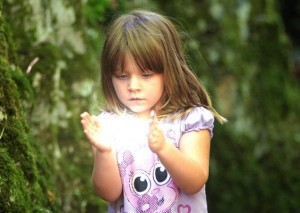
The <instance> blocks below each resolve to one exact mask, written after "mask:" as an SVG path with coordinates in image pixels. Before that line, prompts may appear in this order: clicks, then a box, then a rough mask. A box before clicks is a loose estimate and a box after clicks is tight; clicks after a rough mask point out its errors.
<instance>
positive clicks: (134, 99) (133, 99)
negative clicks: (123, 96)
mask: <svg viewBox="0 0 300 213" xmlns="http://www.w3.org/2000/svg"><path fill="white" fill-rule="evenodd" d="M129 100H130V101H141V100H144V99H142V98H130V99H129Z"/></svg>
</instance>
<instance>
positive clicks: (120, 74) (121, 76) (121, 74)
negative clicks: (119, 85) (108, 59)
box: [114, 73, 128, 79]
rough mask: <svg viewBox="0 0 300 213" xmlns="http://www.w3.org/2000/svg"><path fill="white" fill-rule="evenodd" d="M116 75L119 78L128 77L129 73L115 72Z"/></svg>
mask: <svg viewBox="0 0 300 213" xmlns="http://www.w3.org/2000/svg"><path fill="white" fill-rule="evenodd" d="M114 76H115V77H116V78H118V79H127V78H128V75H127V74H126V73H115V74H114Z"/></svg>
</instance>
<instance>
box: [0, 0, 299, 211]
mask: <svg viewBox="0 0 300 213" xmlns="http://www.w3.org/2000/svg"><path fill="white" fill-rule="evenodd" d="M136 8H140V9H148V10H152V11H156V12H159V13H161V14H163V15H166V16H168V17H170V18H172V20H173V21H174V22H175V23H176V25H177V26H178V29H179V31H180V35H181V37H182V40H183V42H184V48H185V50H186V54H187V58H188V62H189V64H190V65H191V67H192V68H193V70H195V72H196V73H197V75H198V76H199V80H200V81H202V82H203V84H204V85H205V86H206V87H207V88H208V90H209V92H210V94H211V96H212V100H213V103H214V105H215V108H216V109H217V110H218V111H219V112H220V113H221V114H222V115H223V116H225V117H227V118H228V120H229V122H228V123H227V124H225V125H220V124H218V123H217V122H216V125H215V129H214V137H213V140H212V147H211V164H210V178H209V181H208V183H207V199H208V207H209V212H213V213H214V212H297V210H298V209H299V208H300V203H299V197H300V169H299V165H300V131H299V130H300V129H299V127H300V121H299V114H300V96H299V81H300V1H297V0H281V1H280V0H230V1H221V0H210V1H209V0H164V1H159V0H152V1H151V0H127V1H126V0H79V1H78V0H23V1H19V0H0V53H1V54H0V57H1V58H0V65H1V66H0V69H1V72H0V212H66V213H68V212H72V213H73V212H106V208H107V204H106V203H105V202H103V201H101V200H100V199H99V198H98V197H96V196H95V194H94V192H93V189H92V186H91V181H90V178H91V173H92V167H93V160H92V153H91V149H90V145H89V143H88V142H87V141H86V139H85V137H84V135H83V133H82V130H81V126H80V118H79V115H80V113H81V112H83V111H89V112H91V113H95V114H97V113H99V105H100V103H101V101H102V98H101V89H100V85H99V71H100V70H99V58H100V53H101V46H102V44H103V40H104V35H105V32H106V29H107V26H108V24H109V23H110V21H111V19H112V18H113V17H114V16H115V15H116V14H119V13H124V12H127V11H130V10H132V9H136Z"/></svg>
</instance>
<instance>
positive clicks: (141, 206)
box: [138, 194, 158, 213]
mask: <svg viewBox="0 0 300 213" xmlns="http://www.w3.org/2000/svg"><path fill="white" fill-rule="evenodd" d="M157 201H158V198H157V197H156V196H151V197H150V196H149V195H148V194H145V195H143V197H142V198H140V199H139V200H138V212H143V213H144V212H145V213H150V212H154V211H155V210H156V209H157Z"/></svg>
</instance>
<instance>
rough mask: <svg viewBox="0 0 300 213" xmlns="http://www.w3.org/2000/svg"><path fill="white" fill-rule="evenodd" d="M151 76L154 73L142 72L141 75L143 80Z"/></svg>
mask: <svg viewBox="0 0 300 213" xmlns="http://www.w3.org/2000/svg"><path fill="white" fill-rule="evenodd" d="M153 74H154V72H152V71H144V72H143V74H142V76H143V77H144V78H150V77H152V76H153Z"/></svg>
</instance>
